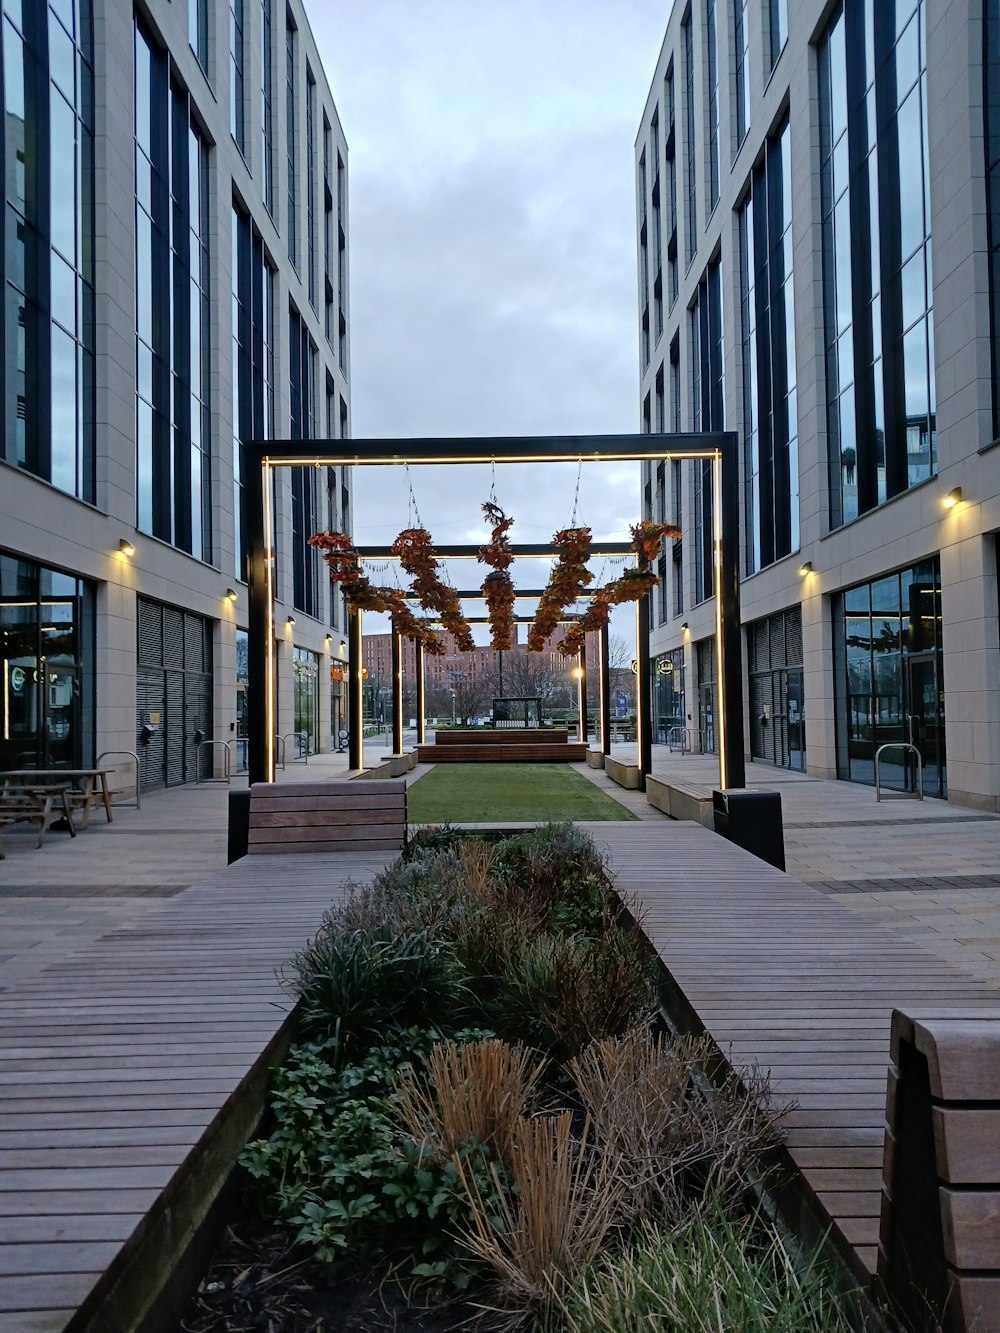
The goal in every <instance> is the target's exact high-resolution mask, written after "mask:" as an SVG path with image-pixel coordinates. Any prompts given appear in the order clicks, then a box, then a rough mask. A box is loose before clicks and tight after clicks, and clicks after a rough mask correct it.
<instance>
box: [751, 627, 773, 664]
mask: <svg viewBox="0 0 1000 1333" xmlns="http://www.w3.org/2000/svg"><path fill="white" fill-rule="evenodd" d="M753 642H754V667H753V669H754V670H755V671H767V670H768V669H769V667H770V665H771V649H770V640H769V636H768V632H767V621H766V620H758V621H756V623H755V624H754V627H753Z"/></svg>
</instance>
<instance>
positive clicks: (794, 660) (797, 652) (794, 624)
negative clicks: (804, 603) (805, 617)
mask: <svg viewBox="0 0 1000 1333" xmlns="http://www.w3.org/2000/svg"><path fill="white" fill-rule="evenodd" d="M785 654H786V657H787V665H788V666H801V665H802V608H801V607H798V606H795V607H793V608H792V609H791V611H786V612H785Z"/></svg>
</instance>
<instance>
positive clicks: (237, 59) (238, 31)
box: [229, 0, 246, 153]
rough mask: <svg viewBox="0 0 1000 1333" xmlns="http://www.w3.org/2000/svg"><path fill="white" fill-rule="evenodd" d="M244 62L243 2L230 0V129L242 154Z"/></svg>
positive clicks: (243, 147) (244, 143)
mask: <svg viewBox="0 0 1000 1333" xmlns="http://www.w3.org/2000/svg"><path fill="white" fill-rule="evenodd" d="M243 60H244V37H243V0H229V128H230V130H231V132H232V136H233V138H234V140H235V141H236V147H237V148H238V149H239V150H240V152H241V153H245V152H246V91H245V88H244V78H243Z"/></svg>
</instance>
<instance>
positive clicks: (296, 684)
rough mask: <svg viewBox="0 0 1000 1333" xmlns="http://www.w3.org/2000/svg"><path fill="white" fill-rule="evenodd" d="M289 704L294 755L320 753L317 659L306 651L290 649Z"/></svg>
mask: <svg viewBox="0 0 1000 1333" xmlns="http://www.w3.org/2000/svg"><path fill="white" fill-rule="evenodd" d="M292 703H293V708H294V715H295V730H296V732H297V733H298V740H297V742H296V751H295V753H296V754H315V753H316V751H317V750H318V749H319V657H318V656H317V655H316V653H310V652H308V651H307V650H306V649H305V648H293V649H292ZM288 758H289V759H291V758H292V755H291V753H289V755H288Z"/></svg>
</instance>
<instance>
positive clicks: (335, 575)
mask: <svg viewBox="0 0 1000 1333" xmlns="http://www.w3.org/2000/svg"><path fill="white" fill-rule="evenodd" d="M309 545H310V546H315V547H316V548H317V550H320V551H322V552H323V558H324V559H325V560H326V563H327V565H328V566H329V568H330V578H331V579H332V580H333V581H334V582H335V583H339V584H340V586H341V588H342V590H343V593H344V596H345V598H346V599H347V600H348V601H349V602H350V603H351V605H352V606H355V607H357V608H358V610H359V611H382V612H385V613H386V614H387V615H388V616H389V618H390V620H391V622H392V628H393V629H394V630H395V631H396V633H397V634H401V635H402V636H403V638H404V639H412V640H413V641H414V643H422V644H423V646H424V649H425V651H426V652H428V653H430V654H431V656H432V657H438V656H440V655H441V654H442V653H443V652H444V643H443V642H442V641H441V638H440V637H439V636H438V635H437V634H435V633H434V630H433V629H432V628H431V626H430V625H429V624H428V623H427V622H426V621H423V620H418V619H417V617H416V616H415V615H414V614H413V612H412V611H411V610H410V608H409V607H408V606H407V604H406V598H405V596H404V594H403V593H402V592H401V591H400V590H399V588H379V587H376V585H375V584H374V583H372V582H371V580H370V579H369V578H368V576H367V574H365V573H364V571H363V570H362V568H361V557H360V556H359V555H358V552H357V550H356V548H355V546H354V542H353V541H352V540H351V538H350V537H348V536H347V534H346V533H343V532H318V533H317V534H316V535H315V536H314V537H310V538H309Z"/></svg>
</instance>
